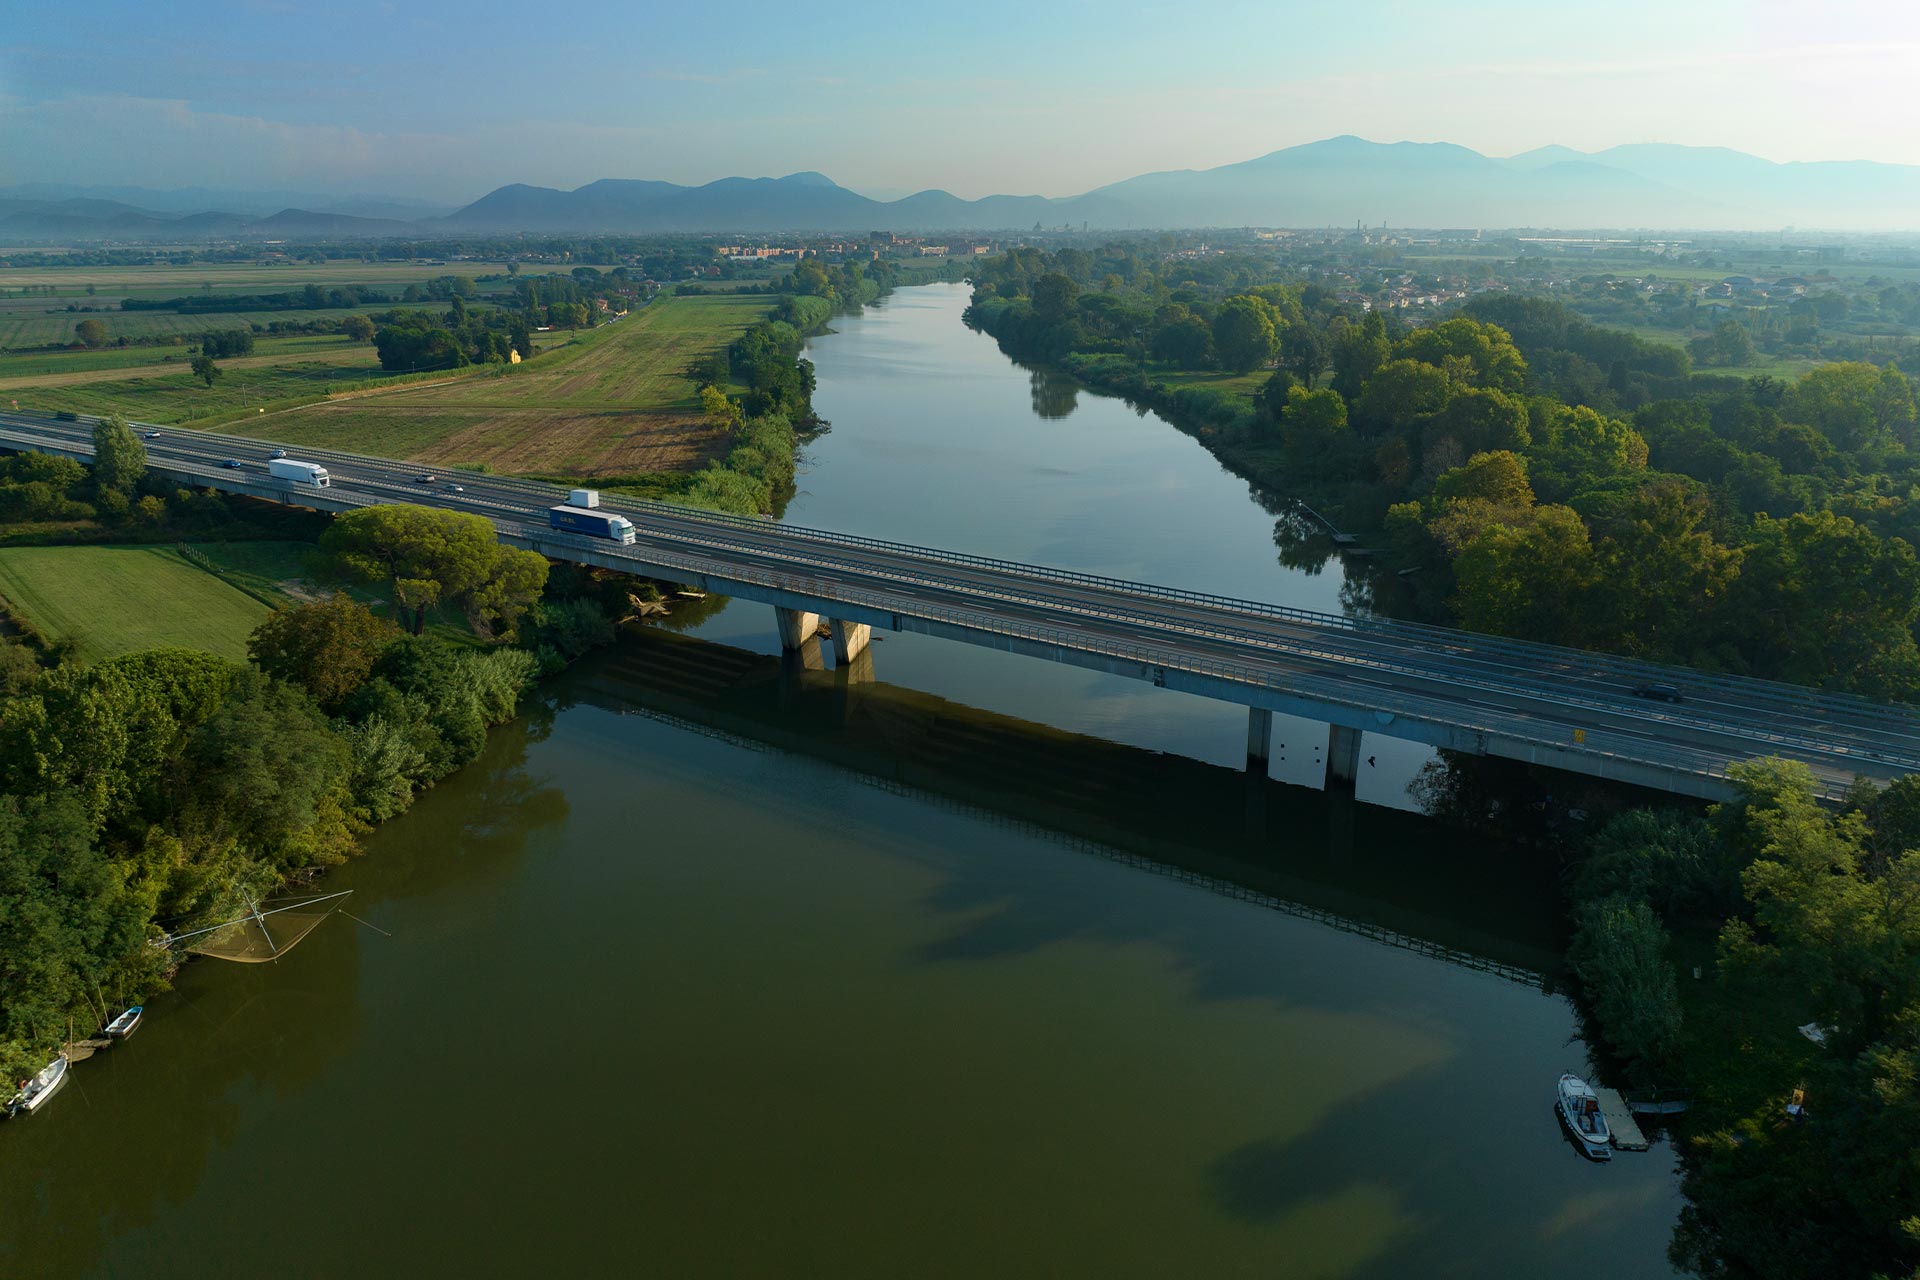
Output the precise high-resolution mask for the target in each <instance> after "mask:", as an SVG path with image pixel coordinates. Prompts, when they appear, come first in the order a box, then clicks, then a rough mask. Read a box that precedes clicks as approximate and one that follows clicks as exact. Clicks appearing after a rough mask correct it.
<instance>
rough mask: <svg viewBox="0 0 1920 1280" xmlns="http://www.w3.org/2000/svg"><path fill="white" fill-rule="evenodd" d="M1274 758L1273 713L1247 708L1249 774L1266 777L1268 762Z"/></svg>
mask: <svg viewBox="0 0 1920 1280" xmlns="http://www.w3.org/2000/svg"><path fill="white" fill-rule="evenodd" d="M1272 756H1273V712H1271V711H1269V710H1268V709H1267V708H1265V707H1248V708H1247V772H1248V773H1258V774H1261V775H1262V776H1264V775H1265V774H1266V772H1267V761H1268V760H1269V759H1271V758H1272Z"/></svg>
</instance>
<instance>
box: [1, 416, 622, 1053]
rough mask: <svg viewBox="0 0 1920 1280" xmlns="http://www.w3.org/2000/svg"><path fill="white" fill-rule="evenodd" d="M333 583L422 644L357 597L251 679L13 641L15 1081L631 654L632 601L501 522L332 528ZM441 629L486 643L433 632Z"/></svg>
mask: <svg viewBox="0 0 1920 1280" xmlns="http://www.w3.org/2000/svg"><path fill="white" fill-rule="evenodd" d="M97 434H98V438H99V440H100V442H101V446H102V447H101V453H100V456H101V458H102V459H103V462H102V465H101V466H99V467H96V468H95V469H94V470H93V471H92V473H91V474H90V476H89V477H88V479H87V481H86V483H87V484H88V485H90V486H91V487H92V489H93V491H94V492H93V493H92V497H93V498H94V499H95V501H96V502H104V499H105V495H106V494H108V493H112V492H119V493H121V495H122V497H123V498H125V499H127V500H128V501H129V502H131V501H132V499H133V496H134V494H135V493H136V492H137V490H138V488H139V487H140V485H142V484H143V483H146V482H145V481H144V480H143V479H142V475H143V473H142V472H140V471H137V470H132V469H131V464H132V463H133V462H135V461H137V458H138V455H137V449H138V440H137V439H135V438H134V437H133V436H132V433H131V432H129V431H127V430H126V428H125V427H124V425H123V424H117V423H103V424H102V425H101V427H100V429H99V432H98V433H97ZM115 437H118V439H117V440H116V438H115ZM47 461H48V460H46V459H35V458H34V456H33V455H25V456H24V457H22V458H19V459H14V460H11V461H10V463H9V465H10V466H12V467H14V468H16V469H17V468H19V467H22V466H26V467H34V466H40V467H42V468H44V465H45V463H46V462H47ZM28 483H31V484H39V483H45V482H44V481H41V480H35V481H29V482H28ZM147 496H155V495H147ZM74 500H75V499H72V498H69V499H68V501H74ZM107 505H117V504H107ZM316 570H317V572H318V573H319V574H321V575H322V576H326V577H332V578H335V579H337V580H338V581H340V582H341V583H342V584H343V585H354V584H358V585H360V586H363V587H370V588H375V589H378V590H379V591H381V592H383V593H384V594H385V595H386V597H387V598H388V599H389V600H390V601H391V602H392V611H393V613H394V614H395V615H396V616H397V617H398V618H399V619H400V620H401V621H402V622H404V623H405V624H406V625H405V626H404V627H402V626H397V625H396V624H395V622H394V621H393V620H392V619H390V618H387V617H382V616H379V615H377V614H376V613H375V612H374V611H373V610H372V609H370V608H369V607H368V606H367V605H365V604H363V603H361V602H359V601H357V600H355V599H352V598H350V597H348V596H347V595H344V594H335V595H333V596H332V597H330V598H327V599H322V600H318V601H314V602H311V603H307V604H302V605H298V606H294V607H290V608H282V609H279V610H276V611H274V612H272V613H271V614H269V615H268V616H267V617H266V618H265V620H264V621H262V622H261V623H260V624H259V625H258V626H257V627H255V628H254V630H253V632H252V634H251V635H250V636H248V637H247V640H246V651H247V653H248V656H249V658H250V659H251V662H250V663H249V664H244V665H243V664H241V663H239V662H235V661H233V660H231V659H227V658H222V657H219V656H216V655H214V654H210V653H205V652H198V651H194V650H189V649H182V648H161V649H152V650H146V651H141V652H133V653H126V654H122V655H120V656H117V657H112V658H108V659H106V660H104V661H101V662H97V663H91V664H88V663H84V662H82V661H81V660H80V659H79V658H78V656H77V655H76V654H75V652H74V650H73V648H72V646H70V645H68V646H63V645H60V644H56V643H48V642H47V641H46V640H45V638H44V637H42V636H40V635H38V634H36V632H35V631H34V629H33V628H32V627H31V626H30V625H27V624H23V623H22V622H21V621H20V620H15V624H14V627H13V631H14V634H13V635H12V636H11V637H9V638H6V639H4V640H0V956H3V957H5V960H4V962H3V963H0V1072H4V1073H6V1077H7V1078H8V1079H19V1078H22V1077H23V1076H24V1075H26V1074H30V1073H31V1072H32V1071H34V1070H37V1069H38V1068H39V1066H40V1065H43V1064H44V1063H45V1062H46V1060H47V1059H48V1057H49V1056H51V1054H52V1052H53V1050H54V1048H55V1047H56V1046H57V1045H58V1044H59V1043H60V1042H61V1041H62V1040H64V1039H65V1038H66V1035H67V1028H68V1025H69V1019H72V1020H73V1021H74V1022H75V1023H76V1024H77V1025H81V1026H90V1025H92V1022H91V1021H90V1019H97V1018H98V1017H99V1016H100V1014H101V1007H100V1002H101V1001H103V1000H105V999H107V998H108V997H109V996H112V997H115V998H118V999H121V1000H138V999H140V998H143V997H144V996H146V995H148V994H150V993H152V992H154V991H156V990H158V989H160V988H162V987H163V986H164V984H165V981H166V977H167V974H168V972H169V971H170V969H171V967H172V966H173V965H174V964H176V963H177V962H178V957H176V956H174V955H173V954H172V953H171V952H170V951H169V950H167V949H166V948H165V947H164V946H159V945H154V944H155V943H158V942H161V941H162V940H163V939H164V936H165V935H166V934H167V933H168V932H173V931H178V930H179V929H180V928H181V927H182V922H184V921H190V920H203V919H209V918H212V919H220V918H224V917H225V916H227V915H231V914H235V913H237V912H238V911H239V910H241V909H243V904H244V903H245V902H246V901H248V900H250V899H257V898H258V897H260V896H262V895H264V894H266V893H268V892H270V891H272V890H273V889H274V888H275V887H276V886H278V885H279V884H281V883H282V882H283V881H285V880H286V879H287V878H288V877H289V876H291V875H293V874H294V873H296V872H301V871H304V870H308V869H313V868H321V867H325V866H328V865H331V864H334V863H338V862H340V861H342V860H343V859H345V858H346V857H348V856H349V855H350V854H351V853H352V852H353V850H354V848H355V842H356V838H357V837H358V836H359V835H360V834H361V833H363V832H364V831H365V830H367V828H368V826H369V824H371V823H375V822H379V821H381V820H383V819H386V818H389V817H392V816H393V815H395V814H397V813H400V812H402V811H404V810H405V809H406V808H407V807H408V805H409V804H410V803H411V801H412V798H413V796H414V795H415V793H416V792H417V791H418V790H419V789H421V788H423V787H427V786H431V785H432V784H433V782H434V781H435V780H437V779H439V778H442V777H445V776H446V775H447V774H449V773H451V772H452V771H454V770H455V769H458V768H460V767H461V766H462V765H464V764H466V763H468V762H469V761H471V760H473V759H474V758H475V757H476V756H477V755H478V754H479V752H480V749H481V747H482V746H483V744H484V742H485V738H486V733H487V728H488V726H490V725H494V724H498V723H500V722H502V721H504V720H506V719H507V718H509V717H510V716H512V715H513V714H514V711H515V709H516V707H517V705H518V704H519V701H520V699H521V698H522V696H523V695H524V694H525V693H526V691H527V690H528V688H529V687H530V686H531V683H532V681H533V680H534V679H535V678H536V677H537V676H538V675H540V674H542V673H544V672H548V671H552V670H555V669H557V668H558V667H559V666H560V665H563V664H564V663H565V662H566V661H567V660H568V659H570V658H572V657H574V656H577V655H578V654H580V653H583V652H585V651H586V650H587V649H589V648H591V647H593V646H595V645H597V644H602V643H605V642H607V641H609V640H611V638H612V633H613V621H612V619H613V617H614V616H616V614H617V611H618V610H619V609H620V608H621V607H622V606H623V605H624V602H625V599H626V595H625V593H626V590H627V587H628V584H626V583H624V582H622V581H617V580H614V579H613V578H612V577H611V575H600V574H595V573H591V572H587V571H581V570H576V569H573V568H571V567H569V568H567V569H566V570H565V571H563V572H556V573H551V574H550V573H549V567H548V564H547V562H546V561H545V560H544V559H543V558H541V557H540V556H537V555H535V554H533V553H531V552H524V551H516V550H513V549H511V548H507V547H503V546H501V545H500V544H499V543H498V542H497V541H496V540H495V539H494V537H493V532H492V529H491V527H490V526H489V525H488V523H487V522H486V521H485V520H484V519H482V518H480V517H477V516H470V515H464V514H461V513H456V512H449V511H441V510H435V509H429V508H423V507H407V506H391V507H388V506H383V507H378V508H372V509H368V510H363V511H357V512H350V513H348V514H345V515H342V516H339V517H337V518H335V519H333V520H332V521H331V522H330V523H328V524H327V526H326V530H325V532H324V533H322V534H321V535H320V538H319V542H318V563H317V565H316ZM429 609H438V610H442V611H446V612H448V613H451V614H454V615H457V616H464V617H465V618H466V619H468V621H469V622H470V624H471V630H470V631H469V632H467V633H465V636H464V638H461V639H450V638H449V636H455V635H458V634H460V633H457V632H455V631H453V629H451V628H446V629H443V630H441V631H437V632H434V633H426V634H423V632H425V631H426V628H425V625H424V623H425V621H426V617H427V613H428V611H429Z"/></svg>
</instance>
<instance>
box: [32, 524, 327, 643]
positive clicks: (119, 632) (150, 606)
mask: <svg viewBox="0 0 1920 1280" xmlns="http://www.w3.org/2000/svg"><path fill="white" fill-rule="evenodd" d="M240 545H244V544H240ZM300 549H301V548H300V547H299V544H287V543H279V544H274V546H273V549H272V550H271V551H269V552H267V553H265V555H264V556H261V555H253V554H250V553H248V552H245V551H234V550H227V551H225V552H224V554H225V555H226V556H227V557H228V558H230V559H234V560H235V561H236V564H238V565H246V566H250V567H251V568H250V576H251V577H253V578H256V579H259V580H260V581H262V582H264V581H265V575H264V574H263V573H261V572H260V566H263V565H270V564H273V563H274V562H275V558H279V561H280V562H281V563H283V564H284V563H286V562H287V561H286V558H287V557H289V556H291V555H294V554H297V551H298V550H300ZM210 550H211V548H210ZM270 598H271V597H270ZM0 599H3V600H4V601H5V602H6V605H7V608H8V610H9V611H10V612H12V613H14V614H16V615H17V616H19V617H20V618H21V619H23V620H24V621H26V622H29V623H31V624H32V625H34V626H35V627H37V628H39V629H40V630H41V631H42V632H44V633H45V634H46V635H47V637H48V638H49V639H52V640H71V641H72V642H73V643H74V644H76V645H77V646H78V647H79V651H80V655H81V656H82V657H83V658H87V659H100V658H110V657H112V656H114V655H115V654H121V653H132V652H135V651H137V650H141V649H152V648H158V647H161V646H169V645H177V646H182V647H186V648H193V649H204V650H206V651H208V652H209V653H217V654H220V655H221V656H222V657H227V658H245V657H246V640H247V634H248V633H249V632H250V631H252V630H253V628H255V627H256V626H258V625H260V621H261V619H263V618H265V617H266V616H267V612H268V610H267V606H266V605H265V604H263V603H262V602H261V601H260V600H258V599H256V598H254V597H253V596H252V595H249V594H247V593H246V592H244V591H242V590H240V589H239V588H238V587H237V586H234V585H231V584H230V583H229V582H227V581H224V580H223V579H222V577H220V576H216V575H214V574H212V573H209V572H208V571H207V570H205V569H202V568H198V567H196V566H195V565H194V564H192V563H190V562H189V561H188V560H187V559H186V558H185V557H184V556H182V555H181V553H180V552H179V551H178V550H177V549H176V548H173V547H137V546H136V547H127V546H119V547H111V546H77V547H5V548H0Z"/></svg>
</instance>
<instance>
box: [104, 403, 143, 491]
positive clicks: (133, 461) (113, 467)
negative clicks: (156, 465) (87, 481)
mask: <svg viewBox="0 0 1920 1280" xmlns="http://www.w3.org/2000/svg"><path fill="white" fill-rule="evenodd" d="M146 474H147V446H146V445H144V444H142V443H141V442H140V437H139V436H137V435H135V434H134V431H133V428H132V427H130V426H128V425H127V420H126V419H125V418H122V417H119V416H118V415H109V416H107V417H104V418H101V419H100V420H99V421H97V422H95V423H94V424H93V485H94V489H95V491H96V492H99V493H117V494H119V495H120V496H121V497H122V498H124V499H127V500H129V501H131V500H132V498H133V494H134V490H135V489H137V488H139V486H140V481H141V479H142V478H143V477H144V476H145V475H146Z"/></svg>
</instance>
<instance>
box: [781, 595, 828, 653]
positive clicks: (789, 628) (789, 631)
mask: <svg viewBox="0 0 1920 1280" xmlns="http://www.w3.org/2000/svg"><path fill="white" fill-rule="evenodd" d="M773 620H774V622H775V624H776V625H778V626H779V628H780V647H781V648H782V649H786V650H789V651H792V650H796V649H798V648H800V646H802V645H804V644H805V643H806V642H807V641H809V640H811V639H813V637H814V634H815V633H816V632H818V631H819V630H820V615H819V614H817V613H803V612H802V611H800V610H799V609H783V608H781V607H780V606H779V605H775V606H773Z"/></svg>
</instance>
